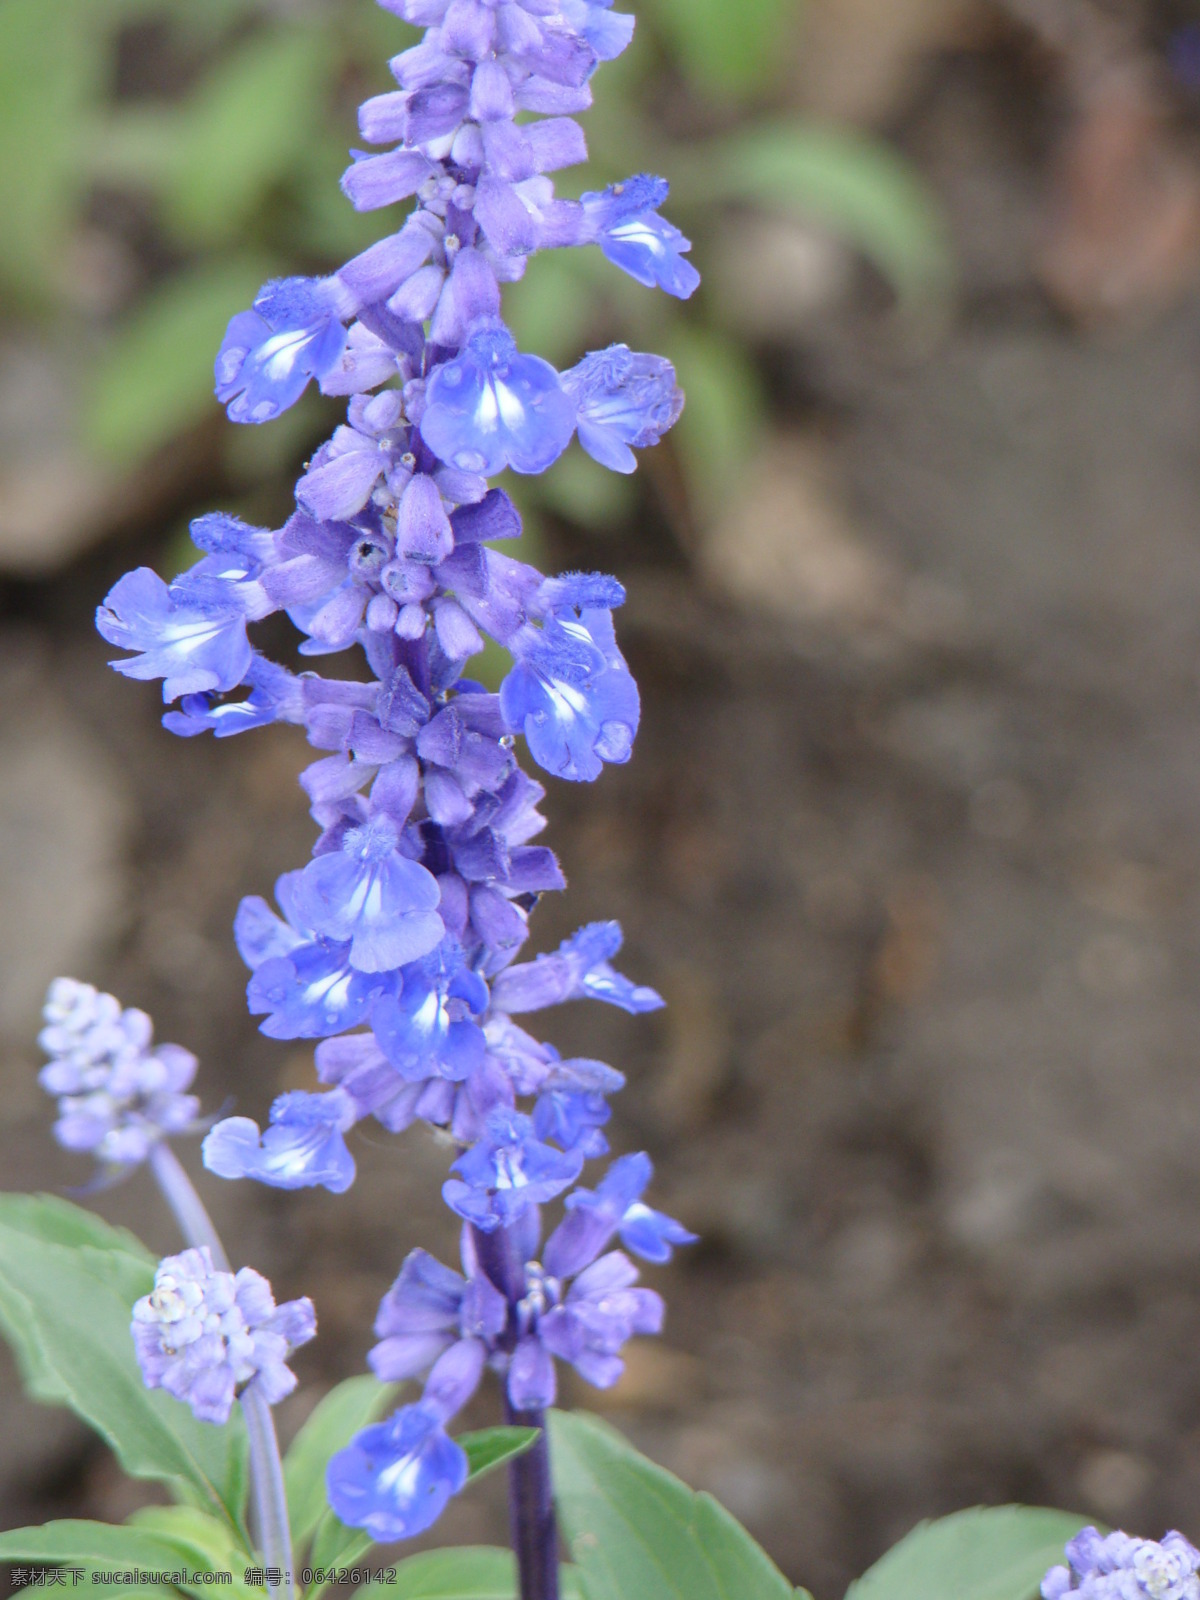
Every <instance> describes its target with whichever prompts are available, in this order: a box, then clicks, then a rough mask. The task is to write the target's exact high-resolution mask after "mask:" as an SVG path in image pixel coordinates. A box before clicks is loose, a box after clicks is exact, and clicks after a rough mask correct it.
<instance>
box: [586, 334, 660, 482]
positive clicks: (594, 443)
mask: <svg viewBox="0 0 1200 1600" xmlns="http://www.w3.org/2000/svg"><path fill="white" fill-rule="evenodd" d="M562 385H563V388H564V389H565V390H566V391H567V393H568V394H569V395H570V396H571V398H572V399H573V400H574V401H575V404H576V407H577V410H578V419H577V423H576V427H577V431H578V434H579V442H580V444H581V445H582V446H583V448H584V449H585V450H586V451H587V453H588V455H590V456H592V457H593V458H594V459H595V460H597V461H599V462H600V464H601V466H605V467H610V468H611V469H612V470H613V471H614V472H632V471H633V470H634V469H635V468H636V466H637V458H636V456H635V455H634V453H633V451H632V450H631V449H630V448H629V447H630V445H636V446H637V447H638V448H639V449H642V448H644V447H645V446H646V445H652V444H657V443H658V441H659V440H660V439H661V438H662V436H663V434H664V433H666V431H667V429H668V428H670V427H673V426H674V424H675V423H676V421H677V420H678V418H679V413H680V412H681V411H682V410H683V392H682V390H681V389H680V388H679V386H678V384H677V383H676V382H675V368H674V367H673V366H672V365H671V363H670V362H669V361H664V360H663V358H662V356H648V355H642V354H635V353H634V351H632V350H630V348H629V347H628V345H624V344H614V345H610V346H609V347H608V349H607V350H594V351H593V352H592V353H591V354H590V355H586V356H584V358H583V360H582V361H581V362H580V363H579V365H578V366H576V367H572V368H571V369H570V371H569V372H564V373H563V375H562Z"/></svg>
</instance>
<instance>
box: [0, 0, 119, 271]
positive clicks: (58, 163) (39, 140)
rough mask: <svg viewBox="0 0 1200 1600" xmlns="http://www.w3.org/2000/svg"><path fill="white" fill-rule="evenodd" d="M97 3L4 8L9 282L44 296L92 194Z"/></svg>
mask: <svg viewBox="0 0 1200 1600" xmlns="http://www.w3.org/2000/svg"><path fill="white" fill-rule="evenodd" d="M93 22H94V18H93V17H91V16H90V15H89V12H88V0H4V4H3V5H0V216H3V218H4V226H3V229H0V281H4V282H7V283H8V284H9V285H11V286H12V287H14V288H16V289H17V290H18V291H19V292H21V293H22V294H25V295H28V296H29V297H31V298H39V299H40V298H44V297H45V294H46V291H47V289H48V288H49V289H51V290H53V289H54V288H55V287H56V286H57V282H58V281H59V273H60V272H61V262H62V255H63V249H64V246H65V244H66V240H67V235H68V233H69V231H70V229H71V226H72V224H73V222H74V219H75V216H76V213H77V210H78V207H79V204H80V201H81V198H82V193H83V181H84V173H83V170H82V163H81V161H80V159H79V157H80V152H81V150H82V147H83V144H84V136H85V133H86V129H87V124H88V118H89V115H90V112H91V108H92V104H93V102H94V100H95V98H96V95H97V92H98V87H99V81H100V74H101V73H102V71H103V69H104V64H105V63H104V54H103V52H102V51H101V50H100V49H99V48H98V47H97V41H96V39H95V38H94V37H93V34H94V28H93Z"/></svg>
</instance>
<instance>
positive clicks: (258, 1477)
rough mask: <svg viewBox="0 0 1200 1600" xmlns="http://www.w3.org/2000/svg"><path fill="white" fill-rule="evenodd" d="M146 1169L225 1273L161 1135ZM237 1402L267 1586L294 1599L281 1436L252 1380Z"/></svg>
mask: <svg viewBox="0 0 1200 1600" xmlns="http://www.w3.org/2000/svg"><path fill="white" fill-rule="evenodd" d="M150 1170H151V1171H152V1172H153V1174H154V1176H155V1179H156V1180H157V1182H158V1186H159V1188H160V1189H161V1190H162V1194H163V1199H164V1200H165V1201H166V1202H167V1204H168V1205H169V1206H170V1208H171V1210H172V1212H173V1213H174V1215H175V1220H176V1222H178V1224H179V1231H180V1233H182V1234H183V1237H184V1238H185V1239H186V1240H187V1242H188V1244H190V1245H192V1246H193V1247H195V1248H196V1249H200V1248H202V1247H207V1249H208V1251H209V1254H210V1255H211V1256H212V1261H213V1266H214V1267H216V1268H217V1269H218V1270H219V1271H221V1272H228V1271H229V1270H230V1266H229V1257H228V1256H227V1255H226V1254H225V1247H224V1245H223V1244H222V1243H221V1237H220V1235H219V1234H218V1232H217V1230H216V1228H215V1227H214V1226H213V1220H212V1218H211V1217H210V1216H209V1214H208V1212H207V1211H206V1210H205V1207H204V1202H203V1200H201V1198H200V1196H199V1195H198V1194H197V1193H196V1190H195V1188H194V1186H193V1184H192V1180H191V1179H190V1178H189V1177H188V1175H187V1173H186V1172H185V1171H184V1169H183V1165H182V1163H181V1162H180V1160H179V1158H178V1156H177V1155H176V1154H175V1152H174V1150H172V1149H171V1147H170V1145H169V1144H168V1143H167V1141H166V1140H165V1139H160V1140H159V1142H158V1143H157V1144H156V1145H154V1147H153V1148H152V1149H151V1151H150ZM241 1402H242V1414H243V1416H244V1417H245V1419H246V1433H247V1437H248V1439H249V1443H250V1492H251V1495H252V1497H253V1500H254V1521H255V1525H256V1529H257V1533H258V1542H259V1545H260V1547H261V1549H262V1553H263V1559H264V1560H265V1562H266V1564H267V1566H268V1567H277V1568H278V1569H279V1571H280V1573H281V1575H282V1576H281V1581H280V1582H279V1583H269V1584H268V1585H267V1592H268V1594H269V1595H270V1596H271V1600H277V1597H279V1600H292V1597H293V1596H294V1595H295V1592H296V1584H295V1577H294V1574H293V1571H292V1534H291V1528H290V1525H289V1523H288V1509H287V1494H286V1492H285V1489H284V1483H283V1463H282V1461H281V1460H280V1456H279V1440H278V1438H277V1437H276V1435H275V1419H274V1417H273V1416H272V1415H271V1407H270V1406H269V1405H268V1404H267V1401H266V1400H265V1398H264V1397H263V1395H262V1394H261V1393H260V1391H259V1390H258V1389H257V1388H256V1386H255V1385H254V1384H253V1383H251V1384H250V1386H249V1387H248V1388H247V1389H244V1390H243V1391H242V1395H241Z"/></svg>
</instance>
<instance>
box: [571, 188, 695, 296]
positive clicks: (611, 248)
mask: <svg viewBox="0 0 1200 1600" xmlns="http://www.w3.org/2000/svg"><path fill="white" fill-rule="evenodd" d="M666 198H667V182H666V179H665V178H655V177H651V176H650V174H649V173H640V174H639V175H638V176H637V177H634V178H626V179H625V181H624V182H623V183H614V184H610V185H609V187H608V188H607V189H603V190H598V191H593V192H592V193H590V194H585V195H583V196H581V199H580V204H581V205H582V207H583V215H584V221H585V229H586V232H585V237H586V238H587V239H588V240H590V242H591V243H593V244H598V245H599V246H600V248H601V250H603V251H604V254H605V255H606V256H607V257H608V259H609V260H610V261H611V262H612V263H613V265H614V266H617V267H620V268H621V270H622V271H623V272H627V273H628V274H629V276H630V277H631V278H636V279H637V281H638V282H639V283H644V284H645V285H646V287H647V288H650V289H653V288H654V287H655V286H656V285H657V286H658V288H660V289H665V290H666V291H667V293H668V294H673V295H676V296H678V298H679V299H681V300H686V299H688V297H689V296H690V295H692V294H693V293H694V292H695V290H696V288H697V287H698V285H699V283H700V274H699V273H698V272H697V271H696V269H695V267H694V266H692V264H691V262H690V261H685V260H684V259H683V253H684V251H687V250H690V249H691V248H692V245H691V240H690V239H686V238H685V237H684V236H683V234H682V233H680V231H679V229H678V228H676V227H675V226H674V225H673V224H672V223H670V222H667V221H666V220H665V218H663V217H660V216H659V215H658V208H659V207H660V206H661V205H662V203H663V201H664V200H665V199H666Z"/></svg>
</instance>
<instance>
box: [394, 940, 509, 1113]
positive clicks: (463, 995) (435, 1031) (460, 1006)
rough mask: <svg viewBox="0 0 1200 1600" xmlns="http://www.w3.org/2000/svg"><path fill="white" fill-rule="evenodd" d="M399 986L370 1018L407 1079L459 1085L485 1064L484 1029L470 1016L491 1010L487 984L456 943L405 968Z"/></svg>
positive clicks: (443, 947) (397, 1067)
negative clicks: (439, 1079) (433, 1079)
mask: <svg viewBox="0 0 1200 1600" xmlns="http://www.w3.org/2000/svg"><path fill="white" fill-rule="evenodd" d="M401 983H402V986H401V990H400V994H399V995H398V996H390V995H389V996H386V997H385V998H384V999H382V1000H381V1001H380V1002H379V1003H378V1005H377V1006H376V1007H375V1010H374V1013H373V1015H372V1018H371V1027H372V1029H373V1031H374V1034H375V1037H376V1039H378V1041H379V1044H380V1048H381V1049H382V1050H383V1053H384V1055H386V1056H387V1058H388V1060H389V1061H390V1062H391V1063H392V1065H393V1066H394V1067H395V1068H396V1070H397V1072H399V1074H400V1076H401V1077H403V1078H408V1079H410V1080H413V1081H415V1080H418V1079H421V1078H429V1077H433V1076H435V1075H437V1076H439V1077H444V1078H449V1079H451V1080H452V1081H457V1082H461V1081H462V1079H464V1078H465V1077H466V1076H467V1075H468V1074H469V1073H470V1072H471V1071H472V1070H473V1069H474V1068H475V1067H477V1066H478V1065H479V1064H480V1062H481V1061H482V1060H483V1054H484V1049H485V1042H484V1037H483V1031H482V1029H481V1028H480V1027H479V1025H478V1024H477V1023H476V1022H474V1021H472V1016H477V1015H479V1014H480V1013H481V1012H483V1011H485V1010H486V1009H487V1003H488V990H487V984H486V983H484V981H483V979H482V978H481V977H479V975H478V974H477V973H475V972H472V971H471V969H470V968H469V967H467V966H466V965H465V964H464V962H463V958H462V952H461V950H459V949H458V947H457V946H455V945H453V943H450V944H449V945H443V946H441V947H439V949H437V950H435V951H433V952H432V953H431V954H430V955H428V956H426V957H425V958H424V960H422V961H417V962H413V963H412V964H410V965H409V966H407V967H405V968H404V969H403V975H402V980H401Z"/></svg>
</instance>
